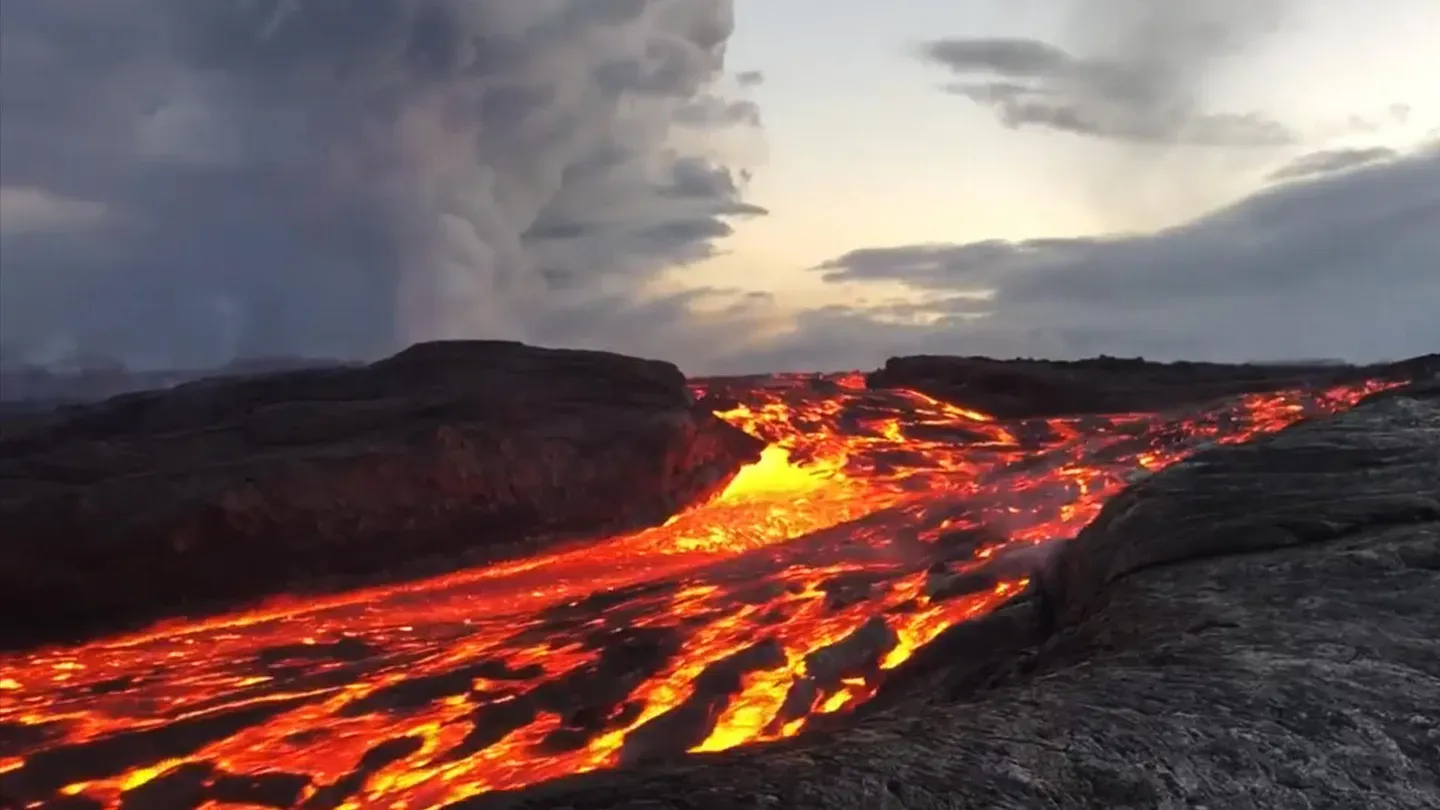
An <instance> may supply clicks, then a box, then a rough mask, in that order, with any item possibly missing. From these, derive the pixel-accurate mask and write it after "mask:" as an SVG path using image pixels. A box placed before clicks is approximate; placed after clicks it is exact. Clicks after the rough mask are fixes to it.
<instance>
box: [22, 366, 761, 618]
mask: <svg viewBox="0 0 1440 810" xmlns="http://www.w3.org/2000/svg"><path fill="white" fill-rule="evenodd" d="M760 448H761V443H760V442H759V441H757V440H755V439H753V438H751V437H749V436H747V435H746V434H744V433H743V432H742V431H740V430H737V429H735V428H733V427H731V426H730V425H727V424H725V423H724V422H722V421H720V420H719V419H717V418H715V417H714V416H713V415H712V414H711V413H709V412H708V411H706V410H704V409H700V408H697V407H695V406H694V404H693V402H692V400H691V396H690V394H689V392H688V390H687V389H686V385H685V379H684V377H683V375H682V374H681V373H680V371H679V370H678V369H677V368H675V367H674V366H673V365H670V364H668V363H661V362H656V361H649V360H640V359H636V358H630V357H624V356H620V355H615V354H608V353H603V352H585V351H569V350H550V349H540V348H534V347H529V346H524V345H521V344H518V343H506V342H489V341H465V342H447V343H430V344H422V345H418V346H415V347H412V348H410V349H408V350H406V351H404V352H401V353H400V354H398V355H396V356H394V357H391V358H389V359H386V360H382V361H380V362H377V363H374V364H372V365H369V366H363V367H331V368H320V369H299V370H290V371H281V372H274V373H267V374H258V375H249V376H243V375H242V376H228V377H223V378H214V379H206V380H200V381H196V382H190V383H186V384H183V385H179V386H177V387H174V388H170V389H167V390H161V391H147V392H141V393H133V394H126V395H123V396H120V397H116V398H113V399H110V400H107V401H104V402H100V403H95V404H88V405H81V406H75V407H69V408H62V409H59V410H55V411H51V412H48V413H39V414H31V415H26V416H13V417H10V418H6V419H0V646H16V645H24V644H33V643H38V642H42V641H47V640H55V639H59V638H65V637H72V636H75V635H77V634H79V635H83V634H88V633H92V632H98V631H104V630H109V629H114V628H116V627H119V626H124V625H127V624H129V623H132V622H134V621H137V620H143V619H148V618H153V617H157V616H162V615H173V614H181V613H185V614H191V613H194V612H196V611H205V610H209V609H212V608H217V607H224V606H230V605H234V604H236V603H237V602H241V601H244V600H248V599H252V598H255V597H259V596H263V595H266V594H271V593H276V592H280V591H288V590H291V589H293V588H296V587H340V586H344V585H347V584H354V583H355V582H357V581H360V580H364V581H374V580H376V579H381V580H383V579H396V578H403V577H406V576H411V575H416V574H423V573H434V572H436V571H438V570H444V569H445V568H447V567H455V566H457V565H459V564H475V563H480V562H485V561H487V560H493V559H496V558H499V557H504V556H509V555H512V554H514V553H516V552H519V551H522V550H523V551H533V550H534V549H535V548H536V547H537V544H539V543H542V542H546V541H554V540H557V539H563V538H566V537H573V536H576V535H577V534H595V533H602V532H619V531H628V530H633V529H637V528H640V527H643V526H646V525H653V524H657V523H659V522H662V521H664V520H665V519H666V518H668V517H669V516H671V515H672V514H674V513H675V512H676V511H677V510H679V509H680V508H682V507H683V506H685V505H687V504H690V503H694V502H696V501H698V500H701V499H704V498H706V497H709V496H710V495H712V494H713V493H715V492H717V491H718V490H720V489H721V488H723V486H724V485H725V483H726V482H727V481H728V480H729V479H730V478H731V477H732V476H733V475H734V474H735V472H737V471H738V469H739V468H740V467H741V466H742V465H743V464H745V463H748V462H750V461H753V460H754V459H756V458H758V454H759V450H760Z"/></svg>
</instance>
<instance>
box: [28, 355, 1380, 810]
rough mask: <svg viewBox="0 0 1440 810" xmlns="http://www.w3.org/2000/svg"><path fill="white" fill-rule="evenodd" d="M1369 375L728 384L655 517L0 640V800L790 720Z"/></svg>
mask: <svg viewBox="0 0 1440 810" xmlns="http://www.w3.org/2000/svg"><path fill="white" fill-rule="evenodd" d="M1383 387H1386V384H1384V383H1373V384H1367V385H1360V386H1355V387H1346V388H1333V389H1328V390H1323V391H1311V392H1304V391H1298V390H1297V391H1282V392H1276V393H1268V394H1256V395H1249V396H1245V397H1242V398H1239V399H1237V400H1233V401H1230V402H1228V403H1226V404H1224V405H1223V406H1217V407H1214V408H1209V409H1200V410H1196V411H1195V412H1191V413H1186V414H1167V415H1163V416H1161V415H1153V414H1121V415H1107V416H1081V417H1074V418H1052V419H1032V420H1017V421H999V420H995V419H992V418H990V417H988V416H986V415H985V414H981V413H976V412H973V411H968V410H965V409H963V408H959V407H955V406H952V405H949V404H946V403H943V402H939V401H936V400H934V399H932V398H929V397H927V396H924V395H922V394H918V393H915V392H908V391H867V390H864V387H863V384H862V383H860V381H859V380H858V377H857V376H856V375H829V376H817V375H808V376H793V375H791V376H784V377H776V378H771V379H770V380H768V381H762V382H758V383H756V384H755V385H753V386H750V387H748V388H745V389H741V390H733V389H732V390H727V391H726V392H725V395H726V397H728V398H730V400H731V401H733V403H734V407H731V408H730V409H729V410H725V411H723V412H720V413H719V415H720V416H721V417H722V418H724V419H726V420H728V421H730V422H731V423H733V424H735V425H737V426H739V427H741V428H744V429H745V430H747V431H750V432H751V433H753V434H754V435H756V436H759V437H761V438H763V439H765V440H767V441H768V442H769V447H768V449H766V450H765V452H764V454H763V456H762V458H761V460H760V461H759V462H758V463H756V464H754V465H752V466H750V467H747V468H745V469H744V470H743V471H742V472H741V473H740V474H739V476H737V477H736V478H735V479H734V481H733V483H732V484H731V485H730V486H729V488H728V489H727V490H726V491H725V492H724V493H723V494H722V495H721V496H719V497H718V498H716V499H715V500H713V501H711V502H709V503H706V504H703V505H700V506H697V507H695V508H692V509H690V510H689V511H686V512H684V513H682V514H680V515H678V516H676V517H675V518H673V519H672V520H670V521H669V522H668V523H667V524H666V525H664V526H662V527H659V528H655V529H652V530H648V531H643V532H639V533H637V534H632V535H628V536H621V537H614V538H611V539H608V540H604V541H601V542H599V543H595V544H591V545H588V546H586V547H584V548H580V549H570V550H564V551H558V552H554V553H550V554H544V555H539V556H535V557H531V558H527V559H523V560H518V561H514V562H511V563H504V564H499V565H493V566H489V567H486V568H483V569H477V570H467V571H460V572H456V573H452V574H448V575H445V576H440V577H436V578H433V579H430V580H426V581H421V582H410V583H405V584H400V585H394V586H387V587H380V588H370V589H367V590H363V591H357V592H352V593H348V594H344V595H342V596H332V597H327V598H323V599H322V598H315V599H312V600H298V599H291V600H288V601H285V600H282V601H275V602H271V603H269V604H267V605H262V606H260V607H257V608H254V609H251V610H246V611H243V612H237V613H234V614H230V615H224V616H219V617H212V618H207V619H201V620H194V621H188V622H170V623H162V624H160V625H158V626H155V627H153V628H151V629H149V630H147V631H144V632H140V633H135V634H131V635H127V636H123V637H116V638H109V639H104V640H100V641H95V642H91V643H86V644H83V645H78V646H68V647H50V648H44V649H39V650H31V651H26V652H23V653H12V654H6V655H5V656H4V657H0V673H3V675H0V796H5V797H10V798H11V799H12V800H18V801H19V802H21V803H22V804H23V805H27V806H43V805H44V804H45V803H46V802H48V801H52V800H56V799H59V800H63V801H64V802H65V806H74V807H86V806H89V807H122V806H123V807H146V806H149V807H167V808H173V807H206V808H211V810H220V808H234V807H241V806H244V807H257V806H258V807H291V806H295V807H309V808H322V807H347V808H359V807H390V808H407V809H408V810H416V809H417V808H427V807H442V806H444V805H446V804H449V803H451V802H454V801H457V800H460V799H464V798H466V797H470V796H475V795H478V794H482V793H486V792H489V791H501V790H513V789H518V788H523V787H525V786H528V785H534V784H536V783H539V782H543V781H546V780H550V779H554V778H557V777H561V776H565V775H569V774H575V773H581V772H585V771H591V770H596V769H600V768H610V767H615V766H618V765H623V764H630V763H634V762H641V761H646V760H649V759H653V758H657V757H665V756H671V755H674V754H675V753H677V752H682V751H688V752H693V753H703V752H713V751H721V750H724V749H727V748H731V747H734V746H738V745H745V744H752V743H758V742H764V741H767V740H775V739H779V738H783V737H790V736H793V735H796V734H799V733H801V732H802V731H803V730H804V729H805V727H806V725H807V723H810V722H812V721H813V720H814V719H815V718H817V717H820V716H822V715H833V714H836V713H841V712H846V711H848V710H850V709H852V708H853V707H855V706H856V705H858V704H860V703H862V702H864V701H865V700H866V699H867V698H869V697H870V696H872V695H873V694H874V693H875V691H876V690H877V689H878V688H879V687H880V685H881V683H882V682H883V681H884V679H885V677H886V674H887V672H889V671H891V670H893V669H894V668H895V667H897V666H899V665H900V664H901V663H903V662H904V661H905V660H906V659H908V658H909V657H910V656H911V655H912V654H914V652H915V651H916V650H917V649H919V648H920V647H922V646H924V645H925V644H926V643H927V642H929V641H930V640H932V639H934V638H935V637H936V636H937V635H938V634H939V633H941V632H942V631H943V630H945V629H946V628H947V627H950V626H951V625H953V624H955V623H958V622H963V621H965V620H967V619H971V618H974V617H977V616H981V615H983V614H986V613H988V612H990V611H992V610H994V609H995V608H996V607H997V606H999V605H1001V604H1003V603H1004V602H1006V601H1007V600H1009V599H1011V598H1013V597H1014V596H1016V595H1017V594H1019V593H1021V592H1022V591H1024V590H1025V588H1026V585H1027V580H1026V579H1025V577H1024V575H1023V572H1018V569H1016V568H1015V567H1014V566H1009V567H1007V566H1005V565H998V564H997V561H1003V560H1004V559H1005V558H1006V557H1007V555H1008V554H1009V553H1010V551H1011V549H1012V548H1013V547H1015V546H1026V545H1033V544H1042V543H1048V542H1051V541H1057V540H1064V539H1067V538H1070V537H1073V536H1074V535H1075V534H1076V532H1077V531H1079V529H1080V528H1081V527H1083V526H1084V525H1085V524H1086V523H1087V522H1089V521H1090V520H1091V519H1092V518H1093V517H1094V516H1095V515H1096V513H1097V512H1098V511H1099V510H1100V508H1101V506H1102V505H1103V503H1104V502H1105V500H1106V499H1107V498H1109V497H1110V496H1112V495H1114V494H1115V493H1116V492H1118V491H1119V490H1120V489H1122V488H1123V487H1124V486H1125V485H1126V484H1127V483H1128V482H1129V481H1131V480H1134V478H1135V477H1136V476H1137V475H1144V474H1146V473H1148V472H1153V471H1155V470H1158V469H1161V468H1163V467H1165V466H1166V465H1168V464H1171V463H1174V462H1175V461H1177V460H1179V459H1182V458H1184V457H1186V456H1187V455H1189V454H1191V453H1193V452H1195V451H1196V450H1197V449H1201V448H1203V447H1205V446H1208V445H1212V444H1216V443H1230V442H1241V441H1245V440H1248V439H1250V438H1252V437H1254V436H1255V435H1257V434H1260V433H1265V432H1268V431H1274V430H1277V429H1279V428H1281V427H1283V426H1285V425H1288V424H1290V423H1292V422H1294V421H1296V420H1297V419H1299V418H1301V417H1303V416H1306V415H1310V414H1320V413H1327V412H1334V411H1337V410H1340V409H1343V408H1346V407H1349V406H1350V405H1353V404H1354V403H1355V402H1356V401H1358V400H1359V399H1360V398H1361V397H1363V396H1365V395H1366V394H1368V393H1371V392H1373V391H1375V390H1378V389H1380V388H1383ZM1007 571H1009V572H1010V573H1006V572H1007Z"/></svg>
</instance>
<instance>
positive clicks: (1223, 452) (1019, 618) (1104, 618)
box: [464, 382, 1440, 810]
mask: <svg viewBox="0 0 1440 810" xmlns="http://www.w3.org/2000/svg"><path fill="white" fill-rule="evenodd" d="M1036 579H1037V587H1035V588H1034V589H1033V591H1032V593H1031V594H1030V596H1029V597H1028V598H1026V599H1025V600H1024V601H1021V602H1019V603H1016V604H1013V605H1012V606H1010V607H1008V608H1006V609H1004V610H1002V611H1000V612H999V613H997V614H995V615H994V616H992V617H989V618H987V619H985V620H982V621H980V622H977V623H974V624H971V625H962V626H960V627H957V628H954V629H953V630H952V631H951V632H950V633H948V634H947V635H946V636H945V637H943V638H942V640H941V641H939V642H937V643H936V644H933V645H932V646H931V647H930V648H927V649H926V650H925V651H923V652H922V654H921V655H918V656H916V658H915V659H913V660H912V662H911V664H910V665H909V666H907V667H906V668H905V671H903V672H901V673H898V674H897V677H896V678H895V679H894V680H893V681H892V683H890V684H889V685H887V687H886V688H885V689H884V690H882V694H881V695H880V696H878V697H877V698H876V700H875V701H873V702H872V704H870V705H868V706H866V707H864V709H863V710H862V713H861V714H860V715H859V716H857V717H854V718H851V719H850V720H849V721H848V723H846V724H845V725H841V726H837V727H835V728H832V729H829V730H818V731H815V732H812V733H809V734H806V735H803V736H801V737H800V738H797V739H794V740H790V741H786V742H783V743H779V744H776V745H769V746H761V747H756V748H749V749H740V750H737V751H733V752H728V753H725V754H720V755H714V756H707V757H697V758H692V759H689V760H685V761H681V762H676V763H673V764H665V765H655V766H648V767H643V768H635V769H631V770H621V771H617V772H610V773H597V774H589V775H584V776H579V777H574V778H571V779H567V780H563V781H560V782H555V783H551V784H548V785H542V786H540V787H538V788H535V789H532V790H529V791H525V792H522V793H517V794H511V795H488V796H482V797H478V798H477V799H474V800H471V801H469V802H468V803H466V804H465V805H464V806H465V807H474V808H500V807H504V808H515V809H516V810H519V809H520V808H525V809H527V810H529V809H532V808H534V809H538V808H556V809H557V810H558V808H567V809H568V810H601V808H614V809H615V810H619V809H620V808H626V809H627V810H629V809H630V808H647V810H662V808H676V809H677V810H678V809H679V808H695V810H700V809H701V808H705V809H706V810H710V809H714V810H722V809H723V808H737V809H738V808H770V807H773V808H813V809H814V810H842V809H844V808H855V810H861V808H867V809H869V808H889V809H890V810H921V809H922V808H924V809H925V810H929V809H930V808H1017V809H1018V808H1089V807H1106V808H1116V807H1135V808H1159V807H1166V808H1170V807H1173V808H1201V807H1208V808H1217V809H1218V808H1256V809H1257V810H1261V809H1268V808H1373V809H1374V810H1384V809H1385V808H1397V809H1398V808H1407V809H1408V808H1415V810H1420V809H1421V808H1436V807H1440V383H1436V382H1429V383H1420V384H1416V385H1414V386H1411V387H1409V388H1407V389H1401V390H1398V391H1393V392H1387V393H1386V394H1382V395H1379V396H1377V397H1374V398H1372V399H1371V400H1369V401H1367V402H1366V403H1363V404H1362V405H1360V406H1359V407H1357V408H1356V409H1354V410H1352V411H1349V412H1347V413H1344V414H1341V415H1339V416H1336V417H1332V418H1328V419H1325V420H1317V421H1311V422H1306V423H1302V424H1300V425H1297V426H1295V427H1292V428H1290V429H1288V430H1285V431H1282V432H1280V433H1278V434H1275V435H1273V436H1269V437H1266V438H1262V439H1260V440H1259V441H1257V442H1255V443H1253V444H1251V445H1245V446H1239V447H1221V448H1216V449H1213V450H1210V451H1207V452H1205V453H1202V454H1200V455H1198V456H1196V457H1195V458H1194V459H1192V460H1191V461H1189V462H1186V463H1183V464H1180V465H1177V466H1175V467H1172V468H1170V469H1168V470H1166V471H1164V472H1162V473H1160V474H1158V475H1156V476H1153V477H1151V478H1149V479H1146V480H1145V481H1143V482H1141V483H1139V484H1137V485H1135V486H1133V487H1132V488H1131V489H1129V490H1128V491H1127V492H1126V493H1124V494H1122V495H1121V496H1119V497H1117V498H1116V499H1115V500H1114V501H1112V502H1111V503H1110V504H1109V505H1107V507H1106V509H1105V510H1104V512H1103V513H1102V514H1101V516H1100V517H1099V518H1098V519H1097V520H1096V521H1095V522H1094V523H1093V524H1092V525H1091V526H1090V527H1088V528H1087V529H1086V530H1085V531H1084V532H1082V533H1081V535H1080V536H1079V537H1078V538H1077V539H1076V540H1074V541H1072V542H1071V543H1070V544H1069V545H1068V546H1067V547H1066V548H1065V549H1064V551H1062V552H1061V553H1060V554H1059V555H1057V556H1056V558H1055V559H1054V560H1053V561H1052V564H1051V565H1050V567H1049V568H1048V569H1047V570H1046V571H1045V572H1043V573H1042V574H1041V575H1040V576H1037V577H1036Z"/></svg>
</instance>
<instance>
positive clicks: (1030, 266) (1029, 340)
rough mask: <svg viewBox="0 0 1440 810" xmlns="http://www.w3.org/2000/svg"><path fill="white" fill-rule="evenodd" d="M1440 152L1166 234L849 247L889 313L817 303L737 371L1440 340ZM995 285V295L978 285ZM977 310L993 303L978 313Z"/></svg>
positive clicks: (1263, 354)
mask: <svg viewBox="0 0 1440 810" xmlns="http://www.w3.org/2000/svg"><path fill="white" fill-rule="evenodd" d="M1436 256H1440V145H1430V146H1427V147H1425V148H1422V149H1419V150H1417V151H1415V152H1413V153H1410V154H1406V155H1403V156H1400V157H1397V158H1395V159H1392V160H1388V161H1386V160H1380V161H1376V162H1372V163H1369V164H1365V165H1362V166H1358V167H1354V168H1352V169H1351V170H1349V171H1345V172H1334V173H1326V174H1314V175H1311V176H1310V177H1308V178H1304V179H1299V180H1296V181H1294V182H1290V183H1286V184H1283V185H1278V186H1271V187H1268V188H1265V189H1262V190H1261V191H1259V192H1257V193H1255V194H1253V195H1251V196H1250V197H1248V198H1245V199H1243V200H1241V201H1239V202H1237V203H1235V204H1233V205H1230V206H1227V207H1225V208H1222V209H1220V210H1218V211H1216V212H1214V213H1212V214H1210V215H1207V216H1204V217H1201V218H1198V219H1195V220H1193V221H1191V222H1188V223H1186V224H1184V225H1181V226H1178V227H1175V228H1170V229H1167V230H1164V231H1161V232H1159V233H1155V234H1148V235H1135V236H1126V237H1111V238H1103V239H1101V238H1097V239H1070V240H1042V241H1038V242H1020V243H1007V242H997V241H989V242H981V243H974V244H956V245H933V244H930V245H914V246H896V247H888V248H868V249H863V250H857V251H852V252H850V253H848V254H845V255H844V256H841V257H838V258H837V259H834V260H832V261H830V262H826V263H825V264H823V265H821V267H820V268H818V270H819V272H820V273H822V274H823V277H824V278H826V279H829V280H831V281H845V282H857V281H867V280H883V281H887V282H895V281H900V282H904V283H906V284H907V285H909V286H910V287H911V288H912V289H913V290H915V291H916V292H917V294H921V295H922V296H923V297H922V299H921V300H922V303H920V304H915V305H911V306H910V308H909V310H908V311H907V312H906V314H907V315H924V316H926V317H919V318H910V319H908V320H899V321H897V319H895V318H894V317H892V315H893V314H894V313H893V312H892V311H891V310H890V308H887V307H880V308H870V307H864V306H853V307H844V308H834V307H831V308H826V309H817V310H812V311H809V312H807V313H805V314H804V315H803V316H802V318H801V320H800V321H799V324H798V326H797V328H796V329H794V330H793V331H792V332H790V333H789V334H788V335H785V336H783V337H782V338H780V339H777V340H775V341H772V342H771V343H769V344H767V345H766V346H765V347H763V348H758V349H755V350H753V351H749V352H748V353H745V354H743V355H739V356H735V357H731V358H727V359H726V361H725V362H726V363H727V368H734V369H736V370H740V369H749V370H755V369H761V368H766V367H776V368H846V367H856V366H860V367H867V366H872V365H874V364H875V363H878V362H880V361H881V360H883V358H884V357H886V356H888V355H893V354H905V353H917V352H935V353H948V354H988V355H996V356H1049V357H1081V356H1088V355H1094V354H1098V353H1108V354H1114V355H1125V356H1133V355H1143V356H1148V357H1154V358H1161V359H1166V358H1168V359H1179V358H1187V359H1215V360H1250V359H1295V358H1309V357H1344V358H1348V359H1352V360H1371V359H1378V358H1385V357H1401V356H1409V355H1414V354H1419V353H1424V352H1432V351H1437V350H1440V318H1437V317H1436V302H1440V273H1437V272H1436V266H1437V265H1436V259H1435V257H1436ZM979 289H988V290H990V291H991V292H992V294H993V297H992V298H990V299H989V300H985V299H982V298H977V297H975V296H974V295H973V293H974V292H975V291H976V290H979ZM977 312H983V313H985V314H984V316H983V317H976V315H977Z"/></svg>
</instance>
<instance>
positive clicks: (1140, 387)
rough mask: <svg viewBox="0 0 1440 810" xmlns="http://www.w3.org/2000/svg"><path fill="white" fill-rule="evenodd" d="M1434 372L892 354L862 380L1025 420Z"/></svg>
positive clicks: (1409, 366)
mask: <svg viewBox="0 0 1440 810" xmlns="http://www.w3.org/2000/svg"><path fill="white" fill-rule="evenodd" d="M1437 372H1440V354H1432V355H1426V356H1423V357H1416V358H1413V359H1411V360H1405V361H1403V362H1399V363H1386V364H1378V365H1371V366H1348V365H1337V364H1333V363H1290V364H1279V363H1277V364H1249V365H1231V364H1221V363H1190V362H1179V363H1154V362H1149V361H1146V360H1141V359H1139V358H1134V359H1130V358H1118V357H1099V358H1094V359H1090V360H1077V361H1072V362H1060V361H1050V360H992V359H990V358H987V357H950V356H930V355H917V356H910V357H892V358H890V359H889V360H887V361H886V362H885V366H884V368H881V369H879V370H877V371H874V372H871V373H870V374H869V375H867V377H866V384H867V385H869V387H871V388H910V389H914V390H916V391H920V392H922V393H925V394H928V395H930V396H933V397H936V398H937V399H942V400H945V401H948V402H959V403H964V404H965V405H966V406H967V407H971V408H976V409H979V410H981V411H984V412H986V413H990V414H993V415H995V416H998V417H1000V418H1007V419H1024V418H1029V417H1045V416H1058V415H1066V414H1082V413H1121V412H1127V411H1162V410H1167V409H1169V408H1175V407H1182V406H1187V405H1193V404H1195V403H1197V402H1204V401H1207V400H1214V399H1222V398H1225V397H1231V396H1235V395H1237V394H1245V393H1251V392H1258V391H1273V390H1276V389H1279V388H1287V387H1291V386H1295V387H1306V388H1308V387H1311V386H1313V385H1325V384H1327V383H1328V384H1342V383H1351V382H1355V381H1358V380H1365V379H1376V378H1387V379H1396V380H1412V379H1415V378H1416V377H1420V376H1428V375H1431V374H1435V373H1437Z"/></svg>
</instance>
